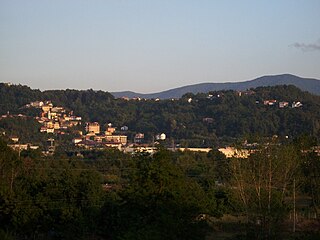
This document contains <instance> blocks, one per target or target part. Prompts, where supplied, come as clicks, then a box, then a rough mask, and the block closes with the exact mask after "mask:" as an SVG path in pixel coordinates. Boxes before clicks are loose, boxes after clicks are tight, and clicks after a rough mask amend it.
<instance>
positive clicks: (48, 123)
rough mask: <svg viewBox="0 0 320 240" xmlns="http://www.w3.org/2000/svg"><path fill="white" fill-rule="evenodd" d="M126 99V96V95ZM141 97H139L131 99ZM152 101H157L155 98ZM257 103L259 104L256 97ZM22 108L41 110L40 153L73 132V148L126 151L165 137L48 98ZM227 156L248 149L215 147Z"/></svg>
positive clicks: (16, 145) (148, 147)
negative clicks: (85, 115) (86, 115)
mask: <svg viewBox="0 0 320 240" xmlns="http://www.w3.org/2000/svg"><path fill="white" fill-rule="evenodd" d="M236 94H237V95H238V96H239V97H241V96H245V95H253V94H255V92H254V91H251V90H250V91H242V92H241V91H237V92H236ZM221 97H223V94H217V95H212V94H208V96H207V99H209V100H212V99H214V98H221ZM126 100H129V99H126ZM133 100H139V101H140V100H141V99H133ZM154 101H160V100H159V99H154ZM192 101H193V99H192V98H188V99H187V102H188V103H192ZM262 103H263V105H265V106H277V107H278V108H280V109H283V108H289V107H291V108H300V107H302V106H303V104H302V103H301V102H299V101H297V102H292V103H291V104H290V103H289V102H287V101H277V100H276V99H268V100H263V102H262ZM256 104H260V102H259V101H256ZM24 108H35V109H39V110H40V115H39V116H37V117H35V120H36V121H37V122H38V123H40V124H41V127H40V129H39V131H40V132H41V133H43V134H48V139H47V142H46V147H45V148H44V149H42V153H43V154H45V155H52V154H53V153H54V152H55V148H56V143H55V137H56V136H62V137H63V135H70V134H71V135H72V136H74V137H73V139H72V145H73V146H74V147H75V148H76V149H79V150H81V149H83V150H103V149H106V148H116V149H118V150H119V151H123V152H125V153H137V152H146V153H149V154H153V153H154V152H156V151H157V149H158V145H160V144H161V143H163V142H165V141H166V140H167V136H166V134H165V133H158V134H156V135H155V136H154V137H153V139H152V141H147V140H145V134H144V133H141V132H136V133H135V134H134V135H133V137H131V139H128V136H127V132H128V130H129V127H128V126H121V127H119V130H118V128H117V127H115V126H113V124H112V123H106V124H105V125H104V126H101V125H100V124H99V123H98V122H83V121H82V117H81V116H76V115H75V114H74V113H73V111H72V110H71V111H70V110H67V109H65V108H64V107H61V106H54V105H53V103H52V102H51V101H50V100H46V101H34V102H30V103H29V104H26V105H25V106H24ZM10 116H11V117H19V118H25V117H27V116H24V115H22V114H19V115H16V116H13V115H10V114H9V113H8V114H7V115H2V116H1V118H6V117H10ZM202 121H203V122H205V123H212V122H213V118H210V117H206V118H203V119H202ZM10 139H11V141H12V144H10V145H9V146H10V147H12V148H13V149H15V150H17V151H19V152H20V151H21V150H26V149H28V148H30V149H38V148H39V146H38V145H35V144H33V143H21V142H20V141H19V137H18V136H10ZM167 149H169V150H171V151H186V150H187V151H195V152H206V153H207V152H209V151H211V150H212V148H199V147H198V148H197V147H192V148H183V147H180V146H178V145H177V146H176V145H174V143H169V144H167ZM218 150H219V151H220V152H222V153H223V154H224V155H225V156H226V157H228V158H230V157H233V156H238V157H248V156H249V154H250V152H251V150H248V149H243V150H241V151H239V150H237V149H235V148H233V147H230V146H226V147H224V148H219V149H218Z"/></svg>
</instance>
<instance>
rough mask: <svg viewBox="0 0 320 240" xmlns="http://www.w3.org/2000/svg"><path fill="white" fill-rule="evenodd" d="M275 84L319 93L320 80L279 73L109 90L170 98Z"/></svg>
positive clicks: (131, 94) (128, 95) (124, 93)
mask: <svg viewBox="0 0 320 240" xmlns="http://www.w3.org/2000/svg"><path fill="white" fill-rule="evenodd" d="M276 85H294V86H296V87H298V88H300V89H301V90H303V91H308V92H310V93H313V94H316V95H320V80H318V79H312V78H302V77H298V76H295V75H291V74H281V75H272V76H263V77H259V78H256V79H254V80H249V81H244V82H227V83H200V84H194V85H188V86H183V87H179V88H174V89H170V90H166V91H162V92H158V93H150V94H144V93H135V92H131V91H123V92H111V94H112V95H113V96H115V97H116V98H120V97H129V98H134V97H140V98H146V99H151V98H160V99H170V98H180V97H181V96H182V95H184V94H186V93H194V94H196V93H201V92H204V93H206V92H210V91H220V90H239V91H241V90H246V89H250V88H256V87H264V86H276Z"/></svg>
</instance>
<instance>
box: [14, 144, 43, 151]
mask: <svg viewBox="0 0 320 240" xmlns="http://www.w3.org/2000/svg"><path fill="white" fill-rule="evenodd" d="M8 147H11V148H12V149H13V150H15V151H18V152H20V151H21V150H28V148H30V149H32V150H36V149H38V148H39V146H37V145H32V144H31V143H26V144H8Z"/></svg>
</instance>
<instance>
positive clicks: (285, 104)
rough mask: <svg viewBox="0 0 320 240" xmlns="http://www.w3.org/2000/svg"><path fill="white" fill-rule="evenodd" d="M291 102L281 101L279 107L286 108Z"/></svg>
mask: <svg viewBox="0 0 320 240" xmlns="http://www.w3.org/2000/svg"><path fill="white" fill-rule="evenodd" d="M288 106H289V103H288V102H279V108H285V107H288Z"/></svg>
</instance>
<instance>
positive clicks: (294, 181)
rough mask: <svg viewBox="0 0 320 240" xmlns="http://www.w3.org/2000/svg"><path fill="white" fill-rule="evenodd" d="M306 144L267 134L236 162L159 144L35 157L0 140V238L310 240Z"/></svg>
mask: <svg viewBox="0 0 320 240" xmlns="http://www.w3.org/2000/svg"><path fill="white" fill-rule="evenodd" d="M316 145H317V142H316V140H315V139H311V140H310V139H309V138H307V137H303V138H300V139H297V140H295V141H294V142H290V143H287V144H279V142H277V140H276V139H273V140H272V141H271V142H268V143H261V145H260V146H261V147H258V148H256V149H255V151H254V152H253V153H252V154H251V156H250V157H249V158H244V159H240V158H236V157H235V158H231V159H226V158H225V156H224V155H222V154H221V153H220V152H218V151H211V152H209V153H208V154H204V153H192V152H184V153H181V152H169V151H167V150H165V149H159V151H158V152H157V153H156V154H154V155H152V156H150V155H148V154H145V153H141V154H137V155H127V154H124V153H122V152H119V151H117V150H112V149H110V150H105V151H83V152H81V154H80V155H79V154H78V155H73V156H67V155H64V154H61V153H60V154H59V155H55V156H51V157H43V156H41V153H40V151H37V150H26V151H22V152H21V153H20V154H18V153H17V152H14V151H12V150H11V149H10V148H8V147H7V145H6V143H5V142H3V141H1V142H0V179H1V181H0V238H1V239H128V240H129V239H205V237H208V236H212V238H213V239H215V237H217V236H219V234H220V235H221V234H225V236H228V238H227V237H224V238H222V239H317V238H318V237H319V220H313V221H312V222H310V221H311V220H310V219H312V218H314V217H316V216H317V214H318V211H319V207H320V178H319V172H320V158H319V156H318V155H317V154H316V152H315V149H314V148H313V147H314V146H316ZM294 196H295V197H294ZM298 199H300V200H298ZM301 199H304V201H305V203H303V204H301ZM299 202H300V203H299ZM293 211H295V212H296V213H300V215H299V219H300V221H298V220H296V223H295V224H296V225H295V231H296V233H292V231H293V228H292V226H293V220H292V217H291V218H290V216H292V213H293ZM224 216H234V217H235V218H236V219H237V220H236V221H235V222H228V221H225V220H223V219H224ZM301 216H305V219H307V220H309V222H307V224H305V225H303V224H302V222H303V221H302V220H303V219H302V217H301ZM308 216H309V217H308ZM317 224H318V225H317Z"/></svg>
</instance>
